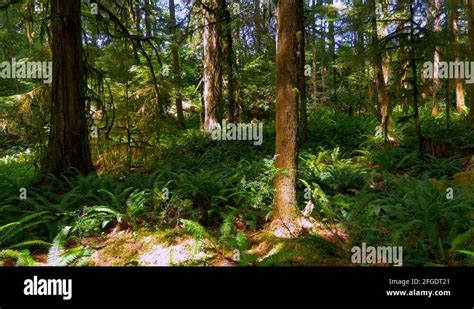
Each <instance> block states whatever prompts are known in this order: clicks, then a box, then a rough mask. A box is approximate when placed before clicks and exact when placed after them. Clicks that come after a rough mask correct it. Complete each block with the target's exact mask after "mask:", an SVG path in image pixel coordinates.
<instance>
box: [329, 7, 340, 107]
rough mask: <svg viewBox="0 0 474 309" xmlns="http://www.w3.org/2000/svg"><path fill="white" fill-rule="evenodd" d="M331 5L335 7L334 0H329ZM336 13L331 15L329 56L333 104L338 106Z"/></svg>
mask: <svg viewBox="0 0 474 309" xmlns="http://www.w3.org/2000/svg"><path fill="white" fill-rule="evenodd" d="M328 4H330V5H334V0H329V3H328ZM336 15H337V13H336V11H334V12H332V13H331V14H330V16H329V17H330V20H329V25H328V35H329V54H330V55H331V61H332V66H331V72H332V82H333V89H332V91H333V104H337V100H338V99H337V81H336V80H337V76H336V73H337V70H336V38H335V33H334V20H335V19H336Z"/></svg>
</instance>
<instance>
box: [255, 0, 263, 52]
mask: <svg viewBox="0 0 474 309" xmlns="http://www.w3.org/2000/svg"><path fill="white" fill-rule="evenodd" d="M253 5H254V22H255V36H254V40H255V51H256V52H257V54H259V53H261V52H262V14H261V11H260V0H254V1H253Z"/></svg>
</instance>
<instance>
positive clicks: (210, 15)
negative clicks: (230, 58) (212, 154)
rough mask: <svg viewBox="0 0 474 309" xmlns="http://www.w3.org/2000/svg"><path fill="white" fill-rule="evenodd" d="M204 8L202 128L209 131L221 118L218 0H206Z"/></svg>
mask: <svg viewBox="0 0 474 309" xmlns="http://www.w3.org/2000/svg"><path fill="white" fill-rule="evenodd" d="M203 2H205V5H206V7H207V8H209V9H210V10H212V12H210V11H208V10H207V9H206V8H203V10H204V37H203V40H204V61H203V65H204V109H205V110H204V130H205V131H207V132H211V131H212V130H213V129H214V128H215V126H216V125H217V124H220V122H221V120H222V102H221V101H222V69H221V44H220V41H221V39H220V27H219V18H218V11H219V3H218V0H206V1H203Z"/></svg>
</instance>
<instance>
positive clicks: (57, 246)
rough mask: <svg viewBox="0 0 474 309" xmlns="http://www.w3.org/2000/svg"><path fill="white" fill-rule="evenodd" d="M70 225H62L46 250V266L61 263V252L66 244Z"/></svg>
mask: <svg viewBox="0 0 474 309" xmlns="http://www.w3.org/2000/svg"><path fill="white" fill-rule="evenodd" d="M70 229H71V227H70V226H66V227H64V228H63V229H62V230H61V231H60V232H59V233H58V235H56V237H55V238H54V240H53V245H52V246H51V248H49V251H48V266H60V265H61V262H62V260H61V252H62V250H63V249H64V246H65V245H66V238H67V235H68V234H69V230H70Z"/></svg>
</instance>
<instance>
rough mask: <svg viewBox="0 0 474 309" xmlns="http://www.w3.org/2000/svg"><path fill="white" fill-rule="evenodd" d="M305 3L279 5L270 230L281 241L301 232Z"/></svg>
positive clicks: (296, 0) (286, 0)
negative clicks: (300, 112) (300, 92)
mask: <svg viewBox="0 0 474 309" xmlns="http://www.w3.org/2000/svg"><path fill="white" fill-rule="evenodd" d="M302 6H303V2H302V1H300V0H284V1H278V17H277V20H278V21H277V25H278V26H277V27H278V29H277V58H276V106H275V114H276V122H275V126H276V168H277V169H278V173H277V174H276V176H275V180H274V187H275V196H274V198H275V201H274V202H275V209H274V214H273V221H272V224H271V229H272V230H273V232H274V234H275V235H277V236H279V237H293V236H296V235H298V234H300V232H301V231H302V226H301V220H300V215H299V211H298V208H297V201H296V168H297V167H296V157H297V148H296V139H297V126H298V124H297V107H298V72H299V63H298V45H299V44H298V32H299V31H300V30H301V29H300V20H301V19H302V18H303V16H301V12H303V9H302Z"/></svg>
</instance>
